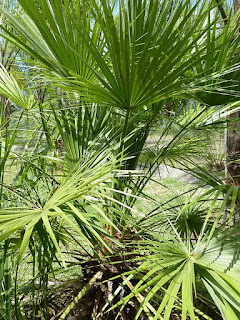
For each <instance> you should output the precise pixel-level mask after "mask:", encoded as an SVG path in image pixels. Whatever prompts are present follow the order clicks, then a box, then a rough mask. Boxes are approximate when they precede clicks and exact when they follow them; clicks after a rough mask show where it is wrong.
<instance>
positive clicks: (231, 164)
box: [225, 0, 240, 224]
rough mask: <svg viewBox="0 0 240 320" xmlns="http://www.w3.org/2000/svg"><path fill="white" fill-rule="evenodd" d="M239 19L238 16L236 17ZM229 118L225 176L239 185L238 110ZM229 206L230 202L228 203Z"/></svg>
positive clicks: (237, 0) (238, 0)
mask: <svg viewBox="0 0 240 320" xmlns="http://www.w3.org/2000/svg"><path fill="white" fill-rule="evenodd" d="M239 7H240V0H234V12H235V13H236V12H237V11H238V9H239ZM238 21H239V18H238ZM228 119H229V120H231V122H229V123H228V124H227V128H226V166H225V178H226V183H227V184H228V185H233V186H240V163H239V160H240V112H235V113H233V114H231V115H230V116H228ZM229 206H230V204H229ZM235 211H236V212H235V216H234V219H233V223H234V224H236V223H239V221H240V214H239V212H240V204H239V203H237V204H236V207H235ZM226 213H227V215H226V218H228V210H226Z"/></svg>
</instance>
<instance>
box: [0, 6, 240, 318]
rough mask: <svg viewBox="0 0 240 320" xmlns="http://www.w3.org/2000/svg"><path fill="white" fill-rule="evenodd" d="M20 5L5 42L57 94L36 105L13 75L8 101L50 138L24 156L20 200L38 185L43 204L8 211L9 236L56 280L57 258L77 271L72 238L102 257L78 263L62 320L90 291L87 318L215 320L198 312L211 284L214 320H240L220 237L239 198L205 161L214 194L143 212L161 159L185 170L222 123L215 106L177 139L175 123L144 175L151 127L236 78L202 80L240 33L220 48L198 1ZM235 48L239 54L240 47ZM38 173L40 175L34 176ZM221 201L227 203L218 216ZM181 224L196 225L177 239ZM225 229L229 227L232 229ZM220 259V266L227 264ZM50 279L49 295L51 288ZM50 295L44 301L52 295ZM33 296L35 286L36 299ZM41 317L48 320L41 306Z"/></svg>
mask: <svg viewBox="0 0 240 320" xmlns="http://www.w3.org/2000/svg"><path fill="white" fill-rule="evenodd" d="M19 3H20V4H21V6H22V8H23V10H24V13H23V14H21V16H19V15H18V16H17V15H13V14H11V13H9V12H7V11H6V10H4V9H3V13H4V14H5V16H6V19H7V20H8V21H9V24H10V25H11V26H12V28H13V29H12V30H13V31H9V29H8V28H5V27H2V36H4V37H5V38H6V39H8V40H9V41H11V42H12V43H14V44H15V45H17V46H18V47H19V48H21V49H22V50H24V51H25V52H26V53H27V54H28V55H29V56H31V57H32V58H33V59H35V60H34V62H35V63H36V65H37V66H38V68H40V67H41V73H42V75H41V77H40V81H39V83H40V82H43V81H44V82H45V83H46V84H47V85H48V86H51V88H50V89H48V90H47V91H46V98H45V99H44V100H41V99H40V100H36V101H34V102H35V103H32V99H27V98H26V97H27V95H26V90H21V88H20V86H19V84H18V83H17V82H16V81H14V78H13V76H11V75H9V74H8V73H7V72H6V70H5V69H3V68H2V70H1V71H2V82H1V86H0V92H1V93H2V94H3V95H4V96H6V97H7V98H9V99H10V100H12V102H14V103H17V104H18V105H19V106H20V107H22V108H23V109H26V116H27V117H28V118H29V117H30V118H31V117H32V118H34V119H33V120H34V121H35V123H36V124H37V128H38V130H33V131H32V134H33V135H32V138H31V139H32V140H33V141H34V140H35V143H36V141H37V144H35V147H34V152H29V148H27V150H26V152H25V153H24V154H21V155H19V158H20V159H21V161H23V164H24V165H22V168H21V171H20V175H19V176H21V175H22V174H23V172H24V179H23V181H22V182H23V185H22V189H21V190H18V191H19V193H21V191H22V192H23V191H24V192H25V191H26V187H25V186H26V185H29V183H30V185H29V186H30V188H28V192H27V196H26V193H25V199H26V200H27V202H28V203H30V205H26V206H25V207H21V208H17V207H13V206H11V207H10V208H2V209H1V211H0V230H1V235H0V239H1V240H2V241H3V240H8V239H10V240H11V239H15V238H14V237H15V236H16V237H17V239H21V240H20V245H19V246H18V247H17V248H16V247H14V246H13V247H12V249H15V250H13V251H14V253H15V254H16V258H14V259H16V260H14V261H15V263H16V264H19V263H21V260H22V259H23V258H25V257H26V254H27V253H28V252H29V253H30V254H31V255H32V257H33V259H34V261H36V256H38V257H39V259H40V256H41V252H43V253H44V259H43V264H44V263H45V265H46V268H45V267H43V268H41V266H42V264H41V263H40V262H39V263H38V270H39V272H40V270H42V271H43V272H44V271H45V272H46V270H51V271H52V272H53V274H54V271H55V272H56V270H54V269H55V265H54V261H57V263H58V264H59V265H61V263H62V264H63V265H66V258H65V256H64V253H63V252H62V250H61V247H62V245H63V244H65V241H64V237H63V236H62V235H63V234H64V232H63V231H65V236H66V233H67V235H68V237H70V238H75V240H76V242H77V243H78V244H79V239H81V240H80V244H81V242H82V243H83V246H84V250H85V252H87V255H88V258H89V257H91V261H88V260H87V261H85V260H84V258H85V257H84V254H83V252H80V256H79V255H78V256H77V258H78V260H79V261H80V262H79V264H80V265H81V266H82V268H83V270H84V275H85V278H86V279H85V284H86V286H85V287H84V288H82V287H81V290H80V292H79V294H78V295H77V296H76V298H75V301H73V303H71V304H70V305H69V308H66V309H65V310H64V309H63V310H62V312H60V313H57V312H56V314H55V316H53V318H54V317H55V318H56V317H60V319H64V318H66V317H67V315H68V314H69V313H70V312H71V310H72V309H73V308H74V306H75V305H76V304H77V303H78V302H79V301H81V299H84V298H83V297H84V294H85V296H87V295H86V292H85V291H86V290H87V289H88V290H89V291H88V292H90V295H92V297H94V299H95V300H94V301H92V300H93V299H90V300H91V302H92V303H91V302H90V304H89V306H90V307H91V308H90V311H89V310H88V312H87V313H86V315H85V318H87V319H89V318H93V319H105V318H107V317H108V315H109V317H112V318H117V317H118V316H121V317H122V319H137V318H139V317H140V318H142V319H144V318H148V319H164V320H165V319H174V318H177V317H180V316H179V310H181V311H180V314H181V317H182V319H186V318H187V317H188V318H189V317H190V318H191V319H198V318H200V317H203V318H204V317H205V318H207V317H208V315H207V314H209V313H208V311H206V315H205V314H203V312H202V311H201V310H200V309H199V308H198V307H197V306H196V300H197V298H198V285H199V283H201V285H204V286H205V288H206V290H207V291H208V298H209V300H211V299H212V302H211V304H212V305H213V309H214V312H218V311H217V308H218V309H219V311H220V313H221V315H222V317H223V318H225V319H228V318H229V317H231V319H237V317H238V316H239V312H240V306H239V296H240V293H239V289H238V285H237V284H238V280H236V278H235V279H234V277H236V275H237V274H238V273H239V258H238V250H239V249H238V245H237V243H234V246H233V247H230V245H231V244H232V243H233V242H234V241H235V242H237V241H236V238H233V237H232V234H231V232H229V233H227V234H226V235H225V238H224V239H223V236H222V235H221V233H220V231H218V228H219V225H221V223H222V222H221V215H222V212H223V210H224V208H225V205H226V203H227V201H229V200H231V201H232V206H231V215H232V214H233V209H234V205H235V202H236V199H237V198H238V189H237V188H236V187H228V186H226V185H225V184H224V183H223V182H222V181H221V180H220V179H219V178H215V177H212V176H209V174H208V173H207V172H206V171H205V172H204V171H203V170H201V171H200V170H199V164H198V163H194V162H193V161H191V166H189V168H188V169H189V170H191V171H192V172H193V173H196V174H198V176H199V177H201V179H202V180H203V181H204V182H206V183H208V184H209V185H210V186H211V189H209V190H206V191H204V192H202V193H201V194H200V196H198V197H196V198H194V199H193V200H191V201H190V202H189V203H187V204H186V205H185V206H183V208H181V209H179V210H177V212H176V211H174V210H171V206H170V208H168V211H171V215H168V212H165V211H166V210H159V208H161V205H162V204H161V203H159V201H157V200H156V199H155V200H154V204H155V205H156V209H155V210H154V211H153V212H150V213H149V212H145V213H144V217H142V216H139V215H138V212H137V210H136V207H135V204H136V201H142V199H143V198H144V199H148V200H150V197H148V196H147V195H145V193H144V187H145V186H146V184H147V183H148V182H149V180H150V179H152V178H153V174H154V172H155V171H156V168H157V167H158V166H159V164H160V163H161V162H164V161H167V160H168V159H169V160H172V161H173V160H174V161H175V160H176V159H177V158H180V155H181V154H182V153H183V152H184V153H186V151H188V150H189V144H184V143H182V144H181V142H182V139H183V137H184V136H185V135H187V134H189V131H190V130H191V128H193V127H194V126H195V127H204V126H205V127H211V125H212V123H213V122H214V121H215V120H212V118H211V116H212V115H214V116H216V113H214V112H213V111H215V110H213V109H211V110H207V107H204V108H200V109H199V110H198V111H196V114H195V115H194V116H193V117H189V118H188V119H187V120H186V117H185V119H184V120H183V121H182V122H181V121H179V122H178V130H177V133H176V134H175V135H174V136H173V137H172V138H171V139H170V141H169V136H168V133H169V130H170V128H171V127H172V125H173V124H174V122H175V120H174V119H173V118H172V117H170V118H169V119H168V121H167V122H166V123H165V127H164V130H163V133H162V134H161V136H160V139H159V148H158V151H157V155H156V157H155V159H154V160H153V161H148V162H147V163H146V164H144V166H143V167H142V168H141V169H142V170H139V169H140V161H139V157H140V154H141V152H142V150H143V148H144V145H145V143H146V139H147V137H148V134H149V130H150V128H151V126H152V124H153V122H154V120H155V118H156V117H157V116H160V112H161V111H162V110H163V109H164V107H163V106H164V101H165V100H166V99H167V98H173V97H182V96H185V97H189V96H193V97H196V95H197V94H198V93H199V92H203V91H206V90H209V87H210V89H211V90H212V91H213V92H214V91H217V92H218V91H219V90H218V89H219V86H218V84H221V83H222V76H223V75H225V74H226V73H228V72H231V71H232V66H231V68H229V69H228V66H227V67H226V68H223V64H221V67H219V68H218V69H217V71H216V70H214V71H215V72H212V70H211V68H208V64H207V63H206V69H207V72H206V73H204V72H200V73H199V65H201V64H202V63H204V62H205V61H208V59H210V57H211V54H212V50H211V46H213V44H214V43H215V41H216V42H217V40H219V45H218V46H217V48H219V50H220V53H221V52H222V51H221V50H223V49H222V48H223V46H224V45H225V42H224V41H225V40H228V43H231V36H232V33H231V32H230V36H229V35H228V32H226V35H225V37H223V36H222V34H217V33H216V34H215V37H216V39H215V38H214V37H211V36H210V37H207V35H208V34H209V32H211V27H212V25H213V28H215V27H216V21H215V20H214V21H213V22H209V23H207V24H206V23H205V21H207V19H208V17H209V14H210V11H211V10H212V5H211V4H210V5H207V2H206V3H204V4H202V2H201V1H198V2H197V3H196V4H195V5H192V4H191V2H190V1H177V2H173V3H172V2H169V1H167V0H163V1H160V0H159V1H158V0H149V1H141V0H137V1H131V0H129V1H126V2H122V1H119V2H117V3H112V2H110V1H107V0H103V1H101V2H100V3H99V2H97V1H82V2H78V1H68V2H67V1H60V0H53V1H47V0H41V1H40V0H39V1H33V0H30V1H29V0H28V1H26V0H19ZM189 21H191V24H190V23H189ZM214 26H215V27H214ZM206 37H207V39H208V41H206V42H205V41H203V39H205V38H206ZM226 37H227V39H226ZM222 39H224V41H222ZM234 45H235V46H236V48H237V47H238V42H235V43H234ZM234 48H235V47H234ZM220 55H221V56H222V57H225V55H224V54H223V53H222V54H220ZM234 68H236V66H234ZM194 70H197V71H198V73H197V72H195V73H194V72H193V71H194ZM190 73H191V77H189V74H190ZM27 76H29V74H28V75H27ZM43 79H44V80H43ZM206 83H207V85H206ZM216 83H217V85H216ZM211 84H213V86H212V87H211V86H210V85H211ZM31 89H32V88H31V87H30V88H29V92H31ZM33 90H34V89H33ZM29 96H30V97H32V95H31V94H30V95H29ZM221 115H223V112H222V114H221ZM218 119H219V117H218ZM40 130H41V131H40ZM39 131H40V132H39ZM40 146H41V147H44V148H42V149H40ZM179 146H181V148H180V150H179ZM193 150H194V148H193ZM189 154H190V153H189ZM191 154H193V151H191ZM26 164H27V165H26ZM33 173H34V175H33ZM36 173H38V174H36ZM39 173H40V174H39ZM30 174H31V175H33V179H29V175H30ZM29 180H31V181H32V182H30V181H29ZM37 185H38V186H39V185H41V186H42V188H44V189H46V190H47V192H36V197H32V192H34V189H35V190H36V186H37ZM9 189H10V188H9ZM31 189H32V191H31ZM37 190H40V189H37ZM222 194H223V201H222V203H221V204H220V206H219V210H215V209H216V206H217V202H218V201H219V198H220V196H221V195H222ZM209 196H210V197H211V199H210V200H209V201H208V202H207V201H206V203H209V204H208V205H207V206H208V207H206V208H205V214H203V217H204V218H203V219H200V223H201V224H202V225H201V226H200V228H195V229H194V230H193V228H194V227H192V226H190V225H189V219H188V216H187V215H188V213H187V214H186V215H185V216H184V213H185V212H187V210H188V209H189V208H190V207H191V206H192V208H193V206H194V204H196V203H199V202H200V201H202V200H203V199H204V200H206V198H207V197H209ZM29 197H30V198H29ZM23 198H24V196H23ZM29 200H30V201H29ZM182 217H183V220H184V223H185V228H182V227H181V228H182V230H184V231H183V232H179V233H178V230H179V227H178V222H179V220H180V218H181V219H182ZM212 217H215V220H214V221H213V219H212ZM153 218H155V220H153ZM153 221H155V224H156V225H154V227H152V226H153ZM56 226H57V227H56ZM67 226H68V227H67ZM67 228H68V229H67ZM222 228H223V229H224V228H226V226H225V225H224V223H223V226H222ZM230 230H231V229H230ZM19 232H20V235H19ZM219 234H220V235H219ZM12 242H13V243H14V241H12ZM36 242H38V243H39V244H36ZM5 256H6V255H5ZM73 256H74V255H73ZM75 256H76V255H75ZM6 257H7V256H6ZM39 261H40V260H39ZM217 261H220V262H221V263H220V262H219V265H218V267H216V265H217ZM35 266H36V263H35ZM42 275H43V274H42ZM42 275H41V277H40V278H41V279H44V277H43V276H42ZM35 276H36V275H35ZM99 279H101V283H99V281H100V280H99ZM97 280H98V282H97ZM44 281H45V285H46V287H47V285H48V283H46V282H48V279H46V278H45V280H44ZM234 281H235V282H234ZM236 283H237V284H236ZM16 284H17V281H16ZM36 284H37V283H36V281H35V283H34V285H36ZM95 286H96V287H95ZM199 287H200V285H199ZM96 288H97V289H96ZM180 288H181V289H180ZM91 289H92V290H91ZM93 289H94V290H93ZM38 290H39V288H38ZM49 290H51V289H49ZM94 291H95V292H94ZM21 292H22V291H21V290H20V288H17V286H16V290H15V297H16V298H15V309H16V310H18V311H16V312H15V316H16V318H17V319H18V318H19V319H21V317H23V318H24V316H23V314H24V309H21V307H20V306H19V301H18V299H17V295H21ZM38 292H39V295H40V294H41V290H39V291H38ZM52 292H53V291H52ZM7 293H8V291H7V290H5V291H4V294H3V296H4V299H5V300H4V301H5V304H6V306H8V309H9V296H8V294H7ZM30 296H31V294H30V291H27V294H26V296H25V297H26V299H28V301H29V300H30V298H29V297H30ZM33 296H34V294H33ZM92 297H90V298H92ZM39 300H41V299H40V297H39ZM44 301H45V302H46V303H47V299H45V300H44ZM85 301H86V300H85ZM88 303H89V301H87V302H86V304H88ZM206 303H207V302H206ZM34 304H35V305H37V302H36V300H34V299H33V305H34ZM39 305H40V308H39V310H38V311H39V312H40V313H41V308H44V310H45V311H44V312H42V317H44V318H45V319H48V318H50V317H51V316H52V315H50V313H48V311H47V310H48V306H47V305H46V304H42V301H40V302H39ZM80 305H81V302H80ZM18 306H19V308H18ZM80 308H82V307H80ZM26 309H27V307H25V310H26ZM55 309H57V308H55ZM85 311H86V310H85ZM85 311H84V312H85ZM176 314H177V315H176ZM215 314H216V313H215ZM32 315H34V317H35V318H37V317H38V314H37V312H36V309H35V311H32ZM83 316H84V315H82V317H83ZM209 317H210V316H209ZM212 319H214V316H213V317H212Z"/></svg>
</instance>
